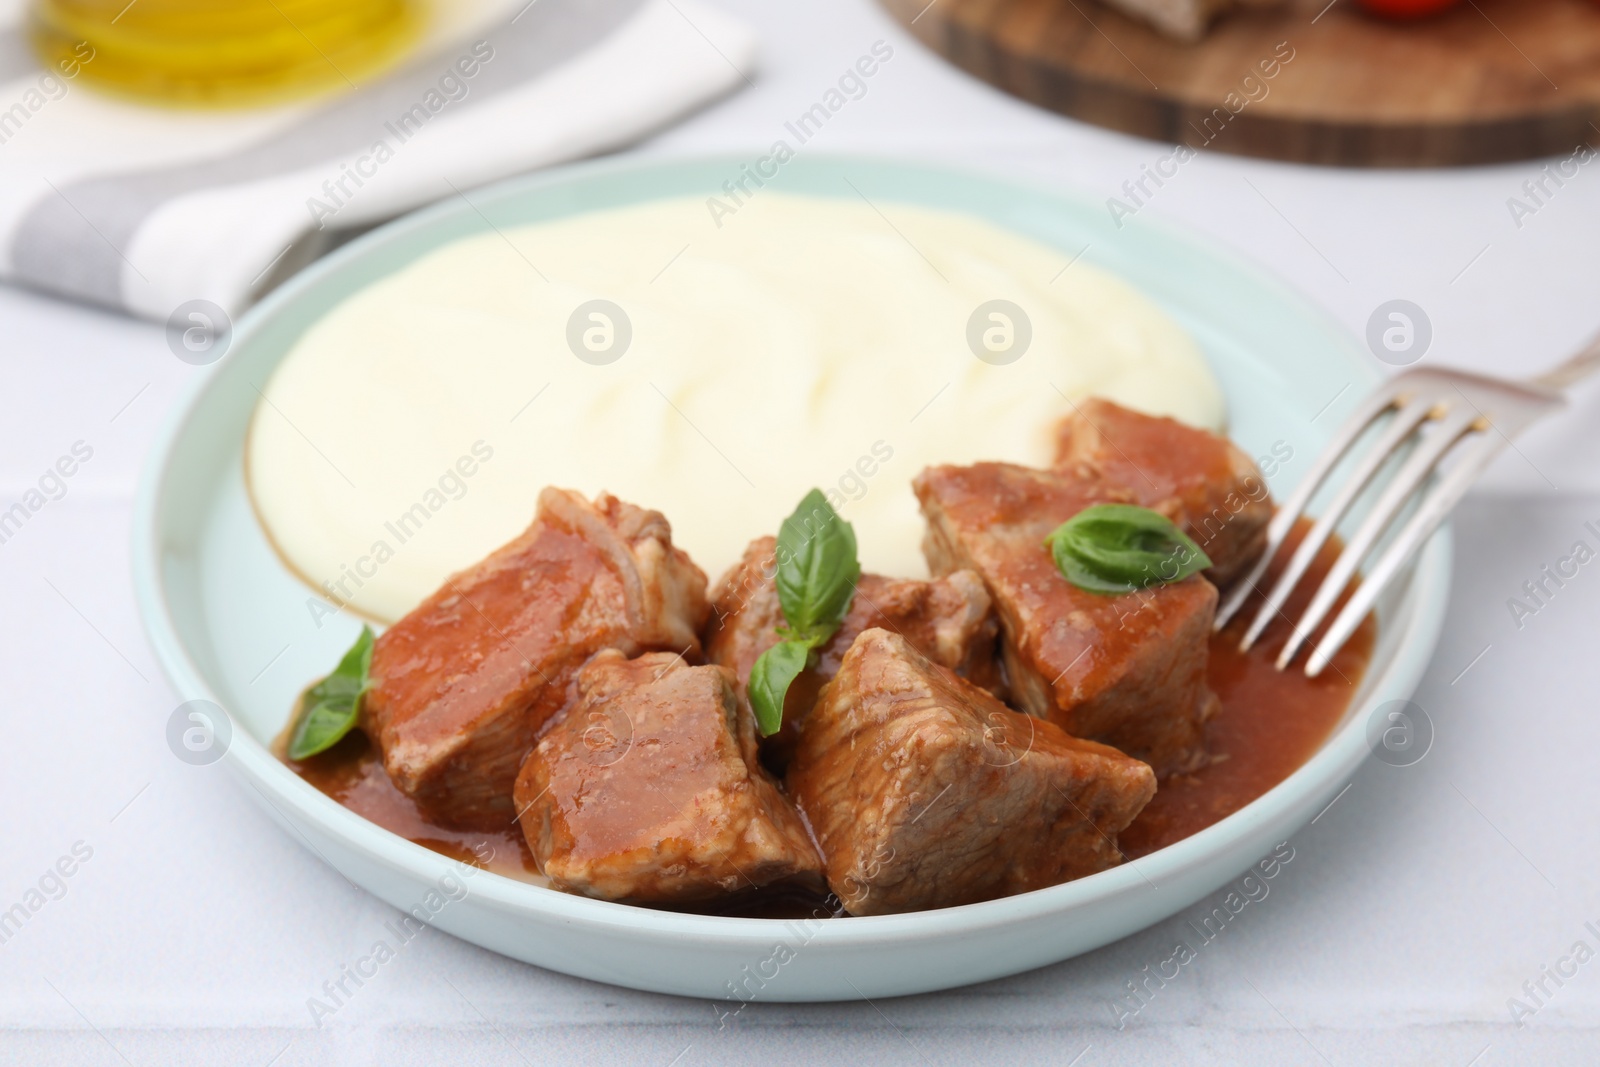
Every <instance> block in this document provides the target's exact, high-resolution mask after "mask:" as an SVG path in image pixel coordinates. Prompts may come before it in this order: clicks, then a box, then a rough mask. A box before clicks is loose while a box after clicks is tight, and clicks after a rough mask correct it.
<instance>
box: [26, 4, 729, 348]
mask: <svg viewBox="0 0 1600 1067" xmlns="http://www.w3.org/2000/svg"><path fill="white" fill-rule="evenodd" d="M440 6H441V8H442V9H443V8H446V7H448V11H444V10H442V11H441V14H440V16H439V18H438V19H437V20H436V21H437V24H436V25H435V27H434V28H433V30H432V31H431V32H430V34H429V38H428V40H427V41H426V42H425V44H424V45H423V46H422V47H421V48H419V49H418V50H417V51H416V53H415V58H413V59H411V60H409V61H407V62H406V63H404V64H403V65H402V66H401V67H399V68H397V69H395V70H394V71H392V72H391V73H388V74H386V75H384V76H382V77H380V78H377V79H375V80H373V81H370V82H368V83H366V84H363V85H359V86H357V87H355V88H354V89H352V90H349V91H346V92H345V93H343V94H342V95H334V96H331V97H324V98H321V99H318V100H314V101H311V102H308V103H299V104H294V105H288V106H278V107H272V108H264V109H254V110H249V111H232V112H228V111H195V110H187V111H186V110H177V109H164V108H159V107H147V106H142V105H138V104H133V103H129V102H126V101H122V100H118V99H115V98H112V97H109V96H105V95H101V94H100V93H98V92H97V91H95V90H94V89H93V88H91V87H90V86H89V85H88V84H86V82H87V79H85V78H84V77H83V76H82V70H81V69H76V70H45V69H43V68H42V67H41V66H40V64H39V62H38V61H37V60H36V59H35V58H34V57H33V55H32V54H31V52H30V51H29V49H28V45H27V39H26V35H25V31H24V29H23V26H22V17H23V12H22V10H20V4H18V3H16V2H15V0H13V3H12V4H11V7H12V8H13V9H14V10H11V11H9V12H6V11H3V10H0V278H3V279H5V280H8V281H11V282H15V283H18V284H21V285H26V286H31V287H34V288H38V289H42V290H45V291H48V292H51V293H56V294H59V295H62V296H66V297H69V298H72V299H75V300H83V301H88V302H91V303H95V304H102V305H105V306H108V307H113V308H118V309H121V310H124V311H127V312H130V313H132V314H135V315H140V316H144V317H147V318H151V319H156V320H166V319H167V318H168V316H169V315H171V314H172V313H173V312H174V310H175V309H177V308H178V307H179V306H180V305H184V304H186V303H188V302H192V301H195V300H209V301H212V302H214V303H216V304H219V305H221V306H222V307H223V308H224V309H225V310H227V311H228V312H229V313H233V314H236V313H237V312H238V311H240V310H242V309H243V308H244V307H245V306H247V305H248V304H249V303H250V301H251V300H252V299H253V298H255V297H256V296H259V295H260V294H262V293H264V292H265V291H266V290H267V289H270V288H271V287H272V286H273V285H274V284H276V283H277V282H278V281H279V280H281V279H282V278H284V277H286V276H287V275H288V274H289V273H291V272H292V271H293V270H294V269H296V268H298V267H299V266H301V265H303V264H304V263H306V262H307V261H309V260H310V259H311V258H314V257H315V256H316V255H317V254H319V253H320V251H322V250H324V249H326V248H327V247H328V246H329V244H330V241H331V239H332V238H333V237H334V236H335V235H336V234H337V233H338V232H339V231H341V230H349V229H351V228H357V227H365V226H368V225H371V224H372V223H374V222H377V221H380V220H383V219H386V218H390V217H392V216H394V215H396V214H399V213H401V212H404V211H407V210H409V209H411V208H414V207H417V206H419V205H421V204H425V203H428V202H430V201H433V200H438V199H441V198H444V197H449V196H459V195H463V194H462V191H463V190H465V191H468V192H470V190H471V188H472V187H473V186H475V185H480V184H482V183H484V182H488V181H492V180H494V179H497V178H501V177H504V176H506V175H510V174H514V173H517V172H519V171H524V170H528V169H530V168H533V167H540V166H545V165H548V164H552V163H558V162H561V161H564V160H571V159H576V158H580V157H583V156H587V155H592V154H594V153H597V152H602V151H605V150H608V149H613V148H617V147H620V146H622V145H624V144H627V143H629V142H631V141H634V140H637V139H638V138H640V137H643V136H644V135H646V134H648V133H650V132H652V131H654V130H657V129H659V128H661V127H662V126H664V125H666V124H668V123H670V122H672V121H673V120H675V119H677V118H679V117H680V116H683V115H685V114H686V113H688V112H689V111H691V110H693V109H694V108H696V107H699V106H701V105H703V104H705V103H707V102H708V101H710V100H712V99H714V98H716V97H718V96H720V95H722V94H724V93H726V92H728V91H729V90H731V89H733V88H735V87H737V86H738V85H739V84H741V83H744V82H748V80H749V74H750V72H751V71H752V70H753V68H754V65H755V56H756V44H755V38H754V36H753V34H752V33H751V32H750V30H749V29H748V28H747V27H745V26H744V25H743V24H742V23H740V22H737V21H735V20H733V19H731V18H729V17H727V16H725V15H723V14H721V13H719V12H717V11H715V10H712V9H710V8H707V7H705V6H703V5H702V4H701V3H699V2H697V0H532V2H530V0H511V2H506V0H455V2H454V4H452V5H440ZM8 16H9V17H8ZM80 52H81V53H82V54H84V55H85V57H86V58H84V60H83V63H84V64H85V65H88V64H92V63H93V62H94V60H93V49H92V48H90V47H89V46H87V45H84V46H80Z"/></svg>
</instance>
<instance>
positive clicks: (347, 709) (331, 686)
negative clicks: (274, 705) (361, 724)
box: [289, 626, 372, 760]
mask: <svg viewBox="0 0 1600 1067" xmlns="http://www.w3.org/2000/svg"><path fill="white" fill-rule="evenodd" d="M371 670H372V627H370V626H363V627H361V636H360V637H358V638H356V643H355V644H354V645H352V646H350V651H348V652H346V653H345V654H344V658H343V659H341V660H340V661H339V665H338V666H337V667H335V668H334V669H333V673H332V674H330V675H328V676H327V677H326V678H324V679H323V680H322V681H320V682H318V683H317V684H316V685H314V686H312V687H311V688H310V689H308V690H306V692H305V695H304V696H303V697H301V699H300V720H299V721H298V722H297V723H295V727H294V736H293V737H292V738H290V740H289V758H290V759H292V760H303V759H305V758H306V757H308V756H315V755H316V754H317V753H318V752H326V751H327V750H328V749H330V748H332V747H333V746H334V745H335V744H337V743H338V742H339V739H340V738H342V737H344V735H345V734H347V733H349V732H350V731H351V729H353V728H354V727H355V724H356V720H357V719H358V718H360V715H361V696H362V694H364V693H365V692H366V691H367V690H368V689H369V688H371V684H372V683H371V680H370V679H369V678H368V673H369V672H370V671H371Z"/></svg>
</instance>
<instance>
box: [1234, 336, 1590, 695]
mask: <svg viewBox="0 0 1600 1067" xmlns="http://www.w3.org/2000/svg"><path fill="white" fill-rule="evenodd" d="M1596 370H1600V337H1596V338H1595V339H1594V340H1593V341H1591V342H1590V343H1589V345H1588V347H1586V348H1585V349H1584V350H1583V351H1581V352H1579V353H1578V354H1577V355H1576V356H1573V357H1572V358H1571V359H1569V360H1567V361H1566V362H1565V363H1563V364H1561V365H1560V366H1559V367H1557V368H1555V369H1554V370H1552V371H1549V372H1547V373H1545V374H1541V375H1539V376H1538V377H1536V378H1530V379H1528V380H1527V381H1522V382H1508V381H1501V380H1499V379H1496V378H1488V377H1484V376H1482V375H1477V374H1468V373H1465V372H1463V371H1451V370H1436V369H1432V368H1419V369H1417V370H1410V371H1406V372H1404V373H1402V374H1399V375H1396V376H1395V377H1394V378H1391V379H1390V380H1389V381H1388V382H1386V383H1385V384H1383V385H1381V386H1379V387H1378V389H1377V390H1376V391H1375V392H1374V393H1373V394H1372V395H1371V396H1369V397H1368V398H1367V399H1366V401H1365V402H1364V403H1363V404H1362V405H1361V406H1360V407H1359V408H1358V409H1357V410H1356V411H1355V413H1354V414H1353V415H1351V416H1350V418H1349V419H1348V420H1347V421H1346V422H1345V424H1344V425H1343V426H1342V427H1340V429H1339V432H1338V434H1336V435H1335V436H1334V439H1333V440H1332V441H1331V442H1330V443H1329V444H1328V447H1327V448H1325V449H1323V451H1322V454H1321V455H1319V456H1318V457H1317V462H1316V463H1315V464H1314V465H1313V466H1312V468H1311V472H1310V473H1309V474H1308V475H1307V476H1306V478H1305V480H1304V481H1302V482H1301V483H1300V485H1299V487H1298V488H1296V489H1295V491H1294V493H1293V494H1291V495H1290V497H1289V499H1288V500H1286V501H1284V503H1283V506H1282V507H1280V508H1279V509H1278V510H1277V512H1276V513H1275V514H1274V515H1273V517H1272V521H1271V522H1270V523H1269V524H1268V526H1267V546H1266V550H1265V551H1264V552H1263V553H1262V555H1261V558H1260V560H1258V561H1257V562H1256V565H1255V567H1254V569H1252V570H1251V571H1250V573H1249V574H1248V575H1246V576H1245V577H1244V579H1243V580H1241V581H1239V582H1238V583H1237V584H1236V585H1235V586H1234V588H1233V589H1232V590H1231V591H1230V592H1229V594H1228V596H1227V597H1226V598H1225V599H1224V600H1223V602H1222V603H1221V605H1219V607H1218V609H1217V616H1216V623H1215V628H1216V629H1218V630H1220V629H1222V627H1223V626H1225V625H1227V623H1228V620H1229V619H1231V618H1233V616H1234V615H1235V614H1236V613H1237V612H1238V610H1239V608H1240V607H1241V606H1243V604H1244V602H1245V601H1246V600H1247V599H1248V598H1249V596H1250V593H1251V592H1252V591H1255V590H1256V589H1257V587H1258V583H1259V582H1260V581H1261V578H1262V576H1263V575H1265V574H1266V572H1267V567H1268V566H1269V565H1270V564H1271V562H1272V560H1273V558H1274V557H1275V556H1276V555H1277V554H1278V552H1279V551H1280V550H1281V549H1282V548H1283V545H1284V542H1285V541H1286V540H1287V539H1288V536H1289V534H1290V532H1291V531H1292V530H1293V529H1294V526H1295V521H1296V520H1297V519H1298V518H1299V517H1300V515H1301V513H1302V512H1304V511H1305V509H1306V505H1307V504H1309V503H1310V502H1311V498H1312V497H1313V496H1315V495H1316V493H1317V490H1318V489H1319V488H1320V487H1321V486H1322V483H1323V482H1325V481H1326V480H1327V479H1328V475H1330V474H1331V473H1332V472H1333V471H1334V469H1335V468H1336V467H1338V466H1339V464H1340V462H1341V461H1343V460H1344V459H1345V458H1346V456H1348V455H1349V454H1350V453H1351V451H1352V449H1353V448H1354V446H1355V444H1356V441H1357V439H1358V438H1360V437H1362V436H1363V435H1364V434H1365V433H1366V432H1367V430H1368V428H1369V427H1371V426H1372V425H1373V424H1374V423H1375V422H1379V421H1380V420H1383V421H1384V424H1383V427H1382V429H1381V431H1379V435H1378V437H1377V440H1376V441H1375V442H1374V443H1373V444H1372V446H1371V447H1370V448H1369V449H1367V451H1365V452H1364V453H1362V454H1361V456H1360V458H1359V459H1358V460H1357V461H1356V465H1355V467H1354V468H1353V469H1352V470H1351V472H1350V474H1349V477H1348V478H1347V480H1346V481H1345V482H1344V484H1343V485H1341V486H1340V487H1339V488H1338V490H1337V491H1336V493H1335V494H1334V497H1333V499H1332V500H1331V501H1330V502H1329V504H1328V507H1327V510H1326V511H1324V512H1323V513H1322V516H1321V517H1320V518H1318V519H1317V521H1316V523H1315V525H1313V526H1312V528H1311V531H1310V532H1309V533H1308V534H1307V535H1306V536H1305V539H1304V540H1302V541H1301V542H1300V544H1299V546H1298V547H1297V548H1296V549H1295V552H1294V555H1293V556H1292V557H1291V558H1290V560H1289V563H1288V565H1287V566H1286V567H1285V568H1284V571H1283V573H1282V574H1281V575H1280V576H1279V578H1278V580H1277V582H1276V583H1275V584H1274V585H1273V587H1272V589H1271V590H1270V591H1269V592H1268V594H1267V598H1266V602H1265V603H1263V604H1262V605H1261V608H1260V610H1259V611H1257V612H1256V616H1255V618H1254V619H1253V620H1252V621H1251V623H1250V626H1249V628H1248V629H1247V630H1246V631H1245V635H1244V638H1243V640H1241V641H1240V643H1239V647H1240V648H1241V649H1248V648H1250V646H1251V645H1253V644H1255V642H1256V639H1257V638H1258V637H1260V636H1261V632H1262V631H1263V630H1265V629H1266V627H1267V624H1268V623H1269V622H1271V621H1272V620H1273V619H1274V618H1275V617H1277V616H1278V615H1281V614H1282V613H1283V605H1284V603H1285V601H1287V600H1288V599H1289V594H1290V593H1292V592H1293V591H1294V589H1295V587H1296V586H1297V585H1298V584H1299V583H1300V581H1301V579H1302V578H1304V577H1305V574H1306V572H1307V570H1309V569H1310V566H1311V563H1312V561H1313V560H1315V559H1316V557H1317V553H1318V552H1319V551H1320V550H1321V548H1322V546H1323V545H1324V544H1326V543H1327V541H1328V538H1329V537H1330V536H1332V534H1333V532H1334V528H1335V527H1336V526H1338V524H1339V522H1340V520H1341V519H1342V518H1343V517H1344V515H1345V513H1346V512H1348V511H1349V510H1350V507H1351V505H1353V504H1354V503H1355V502H1356V500H1357V498H1358V497H1360V496H1361V494H1362V491H1363V490H1365V489H1366V488H1367V486H1368V485H1369V484H1370V483H1371V482H1372V480H1373V478H1374V476H1376V475H1377V473H1378V472H1379V470H1381V469H1382V468H1383V467H1384V465H1385V462H1386V461H1387V460H1389V459H1390V458H1391V457H1393V456H1394V455H1395V454H1396V453H1398V452H1400V451H1402V450H1404V449H1407V448H1411V449H1413V450H1412V451H1411V452H1410V455H1409V456H1408V457H1407V458H1406V459H1405V460H1404V461H1403V462H1402V463H1401V465H1400V468H1399V470H1398V471H1396V473H1395V475H1394V477H1393V479H1392V480H1391V481H1390V482H1389V483H1388V484H1387V485H1386V486H1384V487H1383V489H1382V491H1381V493H1380V494H1379V496H1378V498H1377V501H1376V503H1375V504H1374V505H1373V507H1372V510H1371V511H1370V512H1369V513H1368V514H1367V516H1366V517H1365V518H1364V519H1363V520H1362V522H1361V525H1360V527H1359V528H1358V529H1357V530H1356V532H1355V533H1354V535H1352V536H1351V538H1350V540H1349V542H1348V543H1347V544H1346V545H1345V547H1344V550H1343V551H1342V552H1341V553H1340V554H1339V557H1338V559H1337V560H1336V561H1335V563H1334V565H1333V568H1332V569H1331V570H1330V571H1329V572H1328V575H1327V577H1326V578H1324V579H1323V581H1322V584H1321V586H1319V587H1318V588H1317V591H1316V594H1315V595H1314V596H1313V597H1312V598H1311V603H1310V604H1309V605H1308V606H1307V608H1306V610H1305V611H1304V612H1303V613H1302V614H1301V616H1300V618H1299V619H1297V620H1293V625H1294V633H1293V634H1291V635H1290V637H1289V640H1288V643H1287V644H1285V645H1284V646H1283V651H1282V652H1281V653H1280V654H1279V655H1278V663H1277V666H1278V669H1279V670H1280V671H1281V670H1283V669H1284V668H1285V667H1287V666H1288V665H1289V664H1290V663H1291V662H1293V660H1294V658H1295V656H1296V654H1297V653H1299V651H1300V649H1301V648H1302V647H1303V646H1304V645H1305V643H1306V641H1308V640H1309V639H1310V638H1311V636H1312V635H1313V634H1314V633H1315V632H1316V630H1317V627H1318V626H1320V625H1321V624H1322V622H1323V620H1324V619H1326V618H1327V616H1328V613H1329V612H1330V611H1331V610H1332V609H1333V607H1334V605H1335V603H1336V602H1337V601H1338V599H1339V595H1340V593H1342V592H1343V591H1344V589H1345V587H1346V586H1347V585H1348V584H1349V582H1350V579H1351V578H1353V577H1355V576H1356V573H1357V568H1359V567H1360V566H1361V563H1362V561H1363V560H1365V559H1366V557H1367V556H1368V555H1369V554H1371V552H1372V550H1373V548H1374V547H1375V546H1376V545H1377V544H1378V542H1379V540H1380V539H1381V538H1382V537H1383V535H1384V533H1385V532H1386V531H1387V530H1388V529H1389V527H1390V526H1391V525H1392V524H1393V523H1394V521H1395V519H1396V517H1397V516H1399V514H1400V513H1401V512H1402V511H1403V510H1404V509H1405V507H1406V505H1407V503H1408V502H1409V501H1411V500H1412V498H1413V497H1416V498H1417V504H1416V508H1415V510H1414V511H1413V512H1412V514H1411V516H1410V517H1409V518H1408V519H1407V520H1406V521H1405V524H1404V525H1403V526H1402V527H1401V528H1400V531H1399V532H1398V533H1397V534H1396V535H1395V537H1394V538H1393V540H1391V541H1390V542H1389V544H1388V545H1387V547H1385V548H1384V550H1383V552H1382V553H1381V554H1380V555H1379V556H1378V558H1377V561H1376V562H1375V563H1374V564H1373V565H1372V567H1371V568H1370V569H1369V570H1368V571H1367V572H1366V573H1365V574H1364V575H1362V577H1361V584H1360V585H1359V586H1358V587H1357V588H1356V591H1355V594H1354V595H1353V596H1351V598H1350V599H1349V601H1348V602H1346V604H1345V605H1344V608H1343V609H1342V610H1341V611H1340V612H1339V614H1338V616H1337V617H1336V618H1335V619H1334V620H1333V624H1332V625H1331V626H1330V627H1329V628H1328V631H1327V633H1326V634H1325V635H1324V636H1323V638H1322V640H1321V641H1319V642H1318V643H1317V646H1316V648H1315V649H1314V650H1313V651H1312V653H1311V657H1310V659H1309V660H1307V662H1306V668H1305V672H1306V676H1307V677H1309V678H1315V677H1316V676H1317V675H1319V674H1321V673H1322V670H1323V668H1325V667H1326V666H1327V665H1328V663H1329V661H1330V660H1332V659H1333V656H1334V653H1336V652H1338V651H1339V649H1340V648H1341V647H1343V645H1344V643H1345V642H1346V641H1347V640H1349V639H1350V635H1351V634H1352V633H1354V632H1355V630H1356V627H1358V626H1360V625H1361V620H1362V619H1364V618H1366V617H1367V613H1368V612H1370V611H1371V610H1372V608H1373V605H1374V604H1376V603H1377V600H1378V597H1379V596H1380V595H1381V594H1382V593H1383V591H1384V589H1385V588H1386V587H1387V586H1388V585H1389V583H1390V582H1391V581H1393V580H1394V578H1395V575H1396V574H1398V573H1399V572H1400V569H1401V568H1402V567H1404V566H1405V565H1406V563H1407V562H1408V561H1409V560H1410V559H1411V557H1412V556H1413V555H1414V554H1415V553H1416V551H1417V550H1418V549H1419V548H1421V547H1422V544H1423V542H1424V541H1426V540H1427V539H1428V537H1429V535H1431V534H1432V533H1433V531H1434V530H1436V529H1437V528H1438V527H1439V524H1440V523H1441V522H1443V521H1444V519H1445V516H1447V515H1448V514H1449V513H1450V511H1451V509H1452V508H1454V507H1455V505H1456V502H1457V501H1459V500H1460V499H1461V497H1462V495H1463V494H1465V493H1466V491H1467V489H1468V488H1469V487H1470V486H1471V485H1472V483H1473V482H1475V481H1476V480H1477V478H1478V475H1479V474H1481V473H1482V472H1483V470H1484V468H1485V467H1487V466H1488V465H1489V463H1490V461H1491V460H1493V459H1494V458H1495V457H1496V456H1498V455H1499V454H1500V453H1501V451H1502V450H1504V449H1505V447H1506V446H1507V445H1509V444H1510V443H1511V439H1512V438H1513V437H1515V436H1516V435H1517V434H1519V433H1521V432H1522V431H1523V430H1525V429H1527V428H1528V427H1529V426H1530V425H1532V424H1533V423H1534V422H1537V421H1538V420H1539V419H1541V418H1543V417H1544V416H1545V415H1547V414H1549V413H1550V412H1552V411H1554V410H1556V409H1558V408H1560V407H1562V406H1564V405H1565V403H1566V397H1565V396H1564V394H1563V390H1565V389H1566V388H1567V387H1568V386H1571V385H1573V384H1574V383H1576V382H1578V381H1580V380H1581V379H1583V378H1586V377H1588V376H1589V375H1590V374H1592V373H1594V372H1595V371H1596ZM1391 413H1392V414H1391ZM1386 416H1387V418H1385V417H1386ZM1452 454H1453V455H1454V458H1455V462H1454V463H1453V464H1452V465H1451V466H1450V468H1449V469H1448V470H1447V471H1445V472H1443V473H1442V474H1441V475H1440V476H1439V477H1438V478H1437V479H1435V480H1432V481H1431V482H1430V479H1431V478H1432V476H1433V473H1434V471H1435V469H1436V468H1437V467H1438V466H1439V465H1440V463H1441V462H1442V461H1443V460H1444V458H1445V457H1446V456H1447V455H1452Z"/></svg>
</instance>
